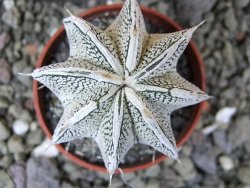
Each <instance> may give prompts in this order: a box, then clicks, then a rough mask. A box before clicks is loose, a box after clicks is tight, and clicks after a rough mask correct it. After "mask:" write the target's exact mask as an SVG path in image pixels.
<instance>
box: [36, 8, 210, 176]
mask: <svg viewBox="0 0 250 188" xmlns="http://www.w3.org/2000/svg"><path fill="white" fill-rule="evenodd" d="M121 7H122V4H112V5H101V6H97V7H94V8H91V9H89V10H87V11H85V12H83V13H81V14H79V15H78V16H80V17H83V18H87V17H90V16H95V15H97V14H100V13H103V12H108V11H119V10H120V9H121ZM141 10H142V12H143V14H146V15H149V16H151V17H154V18H155V19H158V20H159V21H162V22H163V23H164V24H168V25H170V26H171V27H173V28H174V29H175V30H176V31H178V30H181V29H182V28H181V27H180V26H179V25H178V24H177V23H176V22H175V21H173V20H172V19H170V18H169V17H168V16H165V15H163V14H160V13H158V12H156V11H154V10H152V9H150V8H148V7H145V6H141ZM63 32H64V26H61V27H60V28H59V29H58V30H57V32H56V33H55V34H54V35H53V36H52V37H51V38H50V39H49V41H48V42H47V44H46V45H45V47H44V49H43V51H42V53H41V54H40V56H39V58H38V61H37V64H36V68H38V67H42V66H43V64H44V60H45V57H46V54H48V52H49V51H50V50H51V46H52V45H53V43H55V42H56V40H58V38H59V37H60V36H61V35H62V34H63ZM186 51H187V56H189V55H190V54H191V55H190V57H188V59H194V60H195V61H191V62H189V63H191V64H193V65H192V66H195V67H196V69H198V71H196V75H195V76H196V79H197V81H198V83H197V84H198V87H199V88H200V89H202V90H206V82H205V71H204V66H203V61H202V58H201V56H200V54H199V52H198V50H197V48H196V46H195V45H194V43H193V42H192V41H190V42H189V45H188V47H187V50H186ZM194 62H195V63H194ZM194 64H195V65H194ZM198 74H200V75H198ZM194 79H195V78H194ZM196 79H195V80H196ZM39 92H40V91H39V90H38V82H37V81H36V80H34V81H33V97H34V107H35V111H36V115H37V118H38V121H39V123H40V126H41V127H42V129H43V131H44V133H45V134H46V136H47V137H48V138H51V137H52V133H51V132H50V130H49V129H48V126H47V124H46V121H45V119H44V117H43V110H42V109H41V103H42V102H43V101H42V99H40V97H39ZM203 105H204V102H202V103H199V104H197V105H196V108H195V111H196V112H194V117H193V118H192V119H191V121H190V122H187V125H186V127H187V128H186V130H185V131H183V132H184V134H182V135H181V136H180V138H179V139H177V147H181V146H182V145H183V144H184V143H185V142H186V141H187V139H188V138H189V137H190V136H191V134H192V132H193V130H194V128H195V125H196V124H197V123H198V121H199V117H200V115H201V112H202V108H203ZM56 147H57V148H58V150H59V151H60V152H61V153H62V154H64V155H66V156H67V157H68V158H69V159H70V160H72V161H73V162H75V163H76V164H78V165H80V166H82V167H85V168H88V169H91V170H95V171H98V172H103V173H107V170H106V168H105V167H104V166H100V165H97V164H93V163H89V162H87V161H85V160H83V159H80V158H79V157H77V156H75V155H74V154H72V153H70V152H67V151H66V150H65V148H64V147H63V146H62V145H60V144H59V145H56ZM166 158H167V157H166V156H165V155H163V154H161V155H159V156H156V158H155V161H154V162H146V163H143V164H138V165H128V166H123V167H122V170H123V172H124V173H129V172H134V171H137V170H142V169H146V168H149V167H151V166H153V165H155V164H157V163H159V162H161V161H163V160H165V159H166ZM117 173H119V172H118V171H117Z"/></svg>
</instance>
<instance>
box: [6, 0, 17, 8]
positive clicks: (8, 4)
mask: <svg viewBox="0 0 250 188" xmlns="http://www.w3.org/2000/svg"><path fill="white" fill-rule="evenodd" d="M3 6H4V8H5V10H10V9H11V8H12V7H14V6H15V4H14V1H13V0H4V1H3Z"/></svg>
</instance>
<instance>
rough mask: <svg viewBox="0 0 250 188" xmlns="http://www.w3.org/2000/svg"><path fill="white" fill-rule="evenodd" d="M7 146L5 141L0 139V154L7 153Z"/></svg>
mask: <svg viewBox="0 0 250 188" xmlns="http://www.w3.org/2000/svg"><path fill="white" fill-rule="evenodd" d="M7 153H8V148H7V145H6V143H5V141H2V140H0V155H7Z"/></svg>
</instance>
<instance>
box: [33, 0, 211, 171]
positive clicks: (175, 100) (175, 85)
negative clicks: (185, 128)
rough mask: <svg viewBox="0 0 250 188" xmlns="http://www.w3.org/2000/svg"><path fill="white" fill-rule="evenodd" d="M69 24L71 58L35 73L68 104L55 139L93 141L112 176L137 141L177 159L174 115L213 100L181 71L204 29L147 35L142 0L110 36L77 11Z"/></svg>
mask: <svg viewBox="0 0 250 188" xmlns="http://www.w3.org/2000/svg"><path fill="white" fill-rule="evenodd" d="M64 25H65V29H66V32H67V36H68V40H69V46H70V55H69V58H68V59H67V60H66V61H65V62H62V63H57V64H52V65H48V66H44V67H42V68H38V69H36V70H34V72H33V73H32V74H31V75H32V77H33V78H34V79H36V80H37V81H39V82H41V83H42V84H44V85H45V86H46V87H48V88H49V89H50V90H51V91H52V92H54V93H55V95H56V96H57V97H58V98H59V99H60V101H61V102H62V105H63V107H64V113H63V115H62V117H61V119H60V121H59V123H58V125H57V127H56V129H55V131H54V135H53V137H52V142H53V143H54V144H59V143H64V142H70V141H72V140H74V139H77V138H83V137H91V138H94V139H95V141H96V142H97V144H98V146H99V147H100V150H101V154H102V157H103V160H104V163H105V166H106V168H107V171H108V172H109V173H110V174H111V175H112V174H113V173H114V172H115V170H116V169H117V168H118V165H119V162H120V161H121V160H122V159H123V158H124V156H125V155H126V153H127V152H128V150H129V149H130V148H131V147H132V146H133V145H134V144H136V143H142V144H146V145H149V146H152V147H153V148H155V149H156V150H158V151H160V152H162V153H163V154H165V155H167V156H169V157H171V158H174V159H177V158H178V153H177V149H176V143H175V138H174V135H173V132H172V129H171V125H170V114H171V112H172V111H173V110H175V109H178V108H181V107H184V106H188V105H193V104H196V103H198V102H201V101H203V100H206V99H208V98H209V96H208V95H207V94H205V93H204V92H203V91H201V90H200V89H199V88H198V87H196V86H195V85H193V84H191V83H189V82H188V81H186V80H185V79H184V78H182V77H181V76H180V75H179V74H178V73H177V72H176V64H177V60H178V58H179V57H180V55H181V54H182V53H183V51H184V49H185V48H186V46H187V44H188V42H189V41H190V38H191V36H192V33H193V32H194V31H195V29H196V28H197V27H198V26H196V27H193V28H190V29H186V30H183V31H178V32H174V33H168V34H148V33H147V31H146V29H145V24H144V20H143V16H142V13H141V10H140V7H139V5H138V3H137V2H136V0H127V1H126V2H125V4H124V6H123V8H122V10H121V12H120V13H119V15H118V17H117V18H116V20H115V21H114V22H113V23H112V24H111V25H110V26H109V27H108V28H107V29H106V30H104V31H103V30H100V29H98V28H97V27H95V26H94V25H92V24H90V23H88V22H87V21H85V20H83V19H81V18H78V17H76V16H74V15H72V14H71V16H70V17H69V18H66V19H65V20H64Z"/></svg>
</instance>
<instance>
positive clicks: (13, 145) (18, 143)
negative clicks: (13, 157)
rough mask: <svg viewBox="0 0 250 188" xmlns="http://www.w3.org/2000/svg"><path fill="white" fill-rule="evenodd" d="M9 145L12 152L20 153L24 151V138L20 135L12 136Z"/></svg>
mask: <svg viewBox="0 0 250 188" xmlns="http://www.w3.org/2000/svg"><path fill="white" fill-rule="evenodd" d="M7 145H8V148H9V151H10V152H11V153H20V152H23V151H24V145H23V141H22V138H20V137H19V136H16V135H14V136H12V137H11V138H10V139H9V140H8V143H7Z"/></svg>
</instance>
